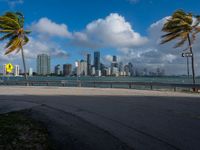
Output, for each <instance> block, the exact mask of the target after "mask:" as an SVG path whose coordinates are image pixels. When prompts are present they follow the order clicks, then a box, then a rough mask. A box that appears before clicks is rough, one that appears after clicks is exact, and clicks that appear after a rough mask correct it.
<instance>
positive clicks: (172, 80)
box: [1, 76, 200, 84]
mask: <svg viewBox="0 0 200 150" xmlns="http://www.w3.org/2000/svg"><path fill="white" fill-rule="evenodd" d="M1 79H3V80H24V78H23V77H1ZM28 79H29V80H36V81H56V80H71V81H76V80H77V77H51V76H50V77H40V76H34V77H28ZM78 80H80V81H128V82H161V83H183V84H184V83H185V84H189V83H192V78H191V77H190V78H188V77H79V78H78ZM196 83H197V84H200V77H198V78H196Z"/></svg>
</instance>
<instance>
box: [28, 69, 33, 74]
mask: <svg viewBox="0 0 200 150" xmlns="http://www.w3.org/2000/svg"><path fill="white" fill-rule="evenodd" d="M28 72H29V73H28V74H29V76H33V68H29V71H28Z"/></svg>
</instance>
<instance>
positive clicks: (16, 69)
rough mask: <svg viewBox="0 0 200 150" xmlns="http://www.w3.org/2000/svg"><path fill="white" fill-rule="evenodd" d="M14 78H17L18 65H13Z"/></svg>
mask: <svg viewBox="0 0 200 150" xmlns="http://www.w3.org/2000/svg"><path fill="white" fill-rule="evenodd" d="M14 76H15V77H17V76H19V65H15V70H14Z"/></svg>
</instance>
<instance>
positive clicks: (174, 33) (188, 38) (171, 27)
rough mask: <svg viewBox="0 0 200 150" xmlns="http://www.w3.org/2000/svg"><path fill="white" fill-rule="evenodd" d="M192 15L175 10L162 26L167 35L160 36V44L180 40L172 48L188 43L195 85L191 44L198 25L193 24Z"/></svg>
mask: <svg viewBox="0 0 200 150" xmlns="http://www.w3.org/2000/svg"><path fill="white" fill-rule="evenodd" d="M193 17H194V16H193V15H192V14H191V13H186V12H184V11H183V10H177V11H175V12H174V13H173V15H172V16H171V17H170V18H169V19H168V20H167V22H166V23H165V24H164V26H163V28H162V31H164V32H167V34H165V35H163V36H162V41H161V44H164V43H167V42H169V41H173V40H176V39H180V41H178V43H176V45H175V46H174V48H178V47H181V46H183V45H184V44H185V42H188V49H189V51H190V53H191V55H192V56H191V60H192V77H193V84H195V68H194V54H193V48H192V43H193V42H194V40H195V34H194V32H195V29H196V27H197V26H198V24H199V23H195V24H194V22H193Z"/></svg>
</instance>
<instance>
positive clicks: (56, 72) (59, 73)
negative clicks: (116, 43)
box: [54, 65, 61, 75]
mask: <svg viewBox="0 0 200 150" xmlns="http://www.w3.org/2000/svg"><path fill="white" fill-rule="evenodd" d="M54 73H55V75H61V66H60V65H56V66H55V70H54Z"/></svg>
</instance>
